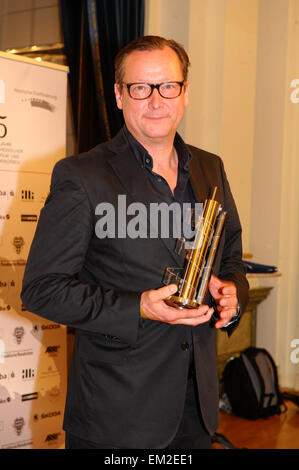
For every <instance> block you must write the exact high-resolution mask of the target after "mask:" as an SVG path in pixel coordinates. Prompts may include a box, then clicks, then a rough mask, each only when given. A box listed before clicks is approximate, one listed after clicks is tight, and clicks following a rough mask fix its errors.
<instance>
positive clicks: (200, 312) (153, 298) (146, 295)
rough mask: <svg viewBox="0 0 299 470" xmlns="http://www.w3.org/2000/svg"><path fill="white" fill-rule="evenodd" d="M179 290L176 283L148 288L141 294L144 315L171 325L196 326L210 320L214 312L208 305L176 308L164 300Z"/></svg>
mask: <svg viewBox="0 0 299 470" xmlns="http://www.w3.org/2000/svg"><path fill="white" fill-rule="evenodd" d="M176 291H177V286H176V285H175V284H170V285H168V286H165V287H160V288H159V289H155V290H154V289H152V290H147V291H145V292H143V293H142V294H141V301H140V306H141V309H142V313H143V317H145V318H148V319H149V320H155V321H160V322H164V323H169V324H170V325H179V324H180V325H190V326H196V325H200V324H201V323H205V322H207V321H209V320H210V319H211V317H212V314H213V312H214V310H213V308H210V307H209V306H208V305H200V306H199V307H198V308H192V309H190V308H182V309H176V308H174V307H170V306H169V305H167V304H166V303H165V302H164V300H165V299H167V297H169V296H171V295H173V294H174V293H175V292H176Z"/></svg>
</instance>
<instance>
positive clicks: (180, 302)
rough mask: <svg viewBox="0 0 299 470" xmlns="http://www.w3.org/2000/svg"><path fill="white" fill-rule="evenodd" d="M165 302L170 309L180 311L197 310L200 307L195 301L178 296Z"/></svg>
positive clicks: (173, 296)
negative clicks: (186, 309) (184, 309)
mask: <svg viewBox="0 0 299 470" xmlns="http://www.w3.org/2000/svg"><path fill="white" fill-rule="evenodd" d="M165 302H166V303H167V305H169V306H170V307H174V308H179V309H182V308H197V307H199V305H200V304H199V303H197V302H195V300H190V299H185V298H184V297H179V296H177V295H172V296H171V297H168V299H165Z"/></svg>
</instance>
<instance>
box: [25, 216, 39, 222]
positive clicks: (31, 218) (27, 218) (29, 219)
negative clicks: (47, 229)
mask: <svg viewBox="0 0 299 470" xmlns="http://www.w3.org/2000/svg"><path fill="white" fill-rule="evenodd" d="M21 222H37V215H36V214H21Z"/></svg>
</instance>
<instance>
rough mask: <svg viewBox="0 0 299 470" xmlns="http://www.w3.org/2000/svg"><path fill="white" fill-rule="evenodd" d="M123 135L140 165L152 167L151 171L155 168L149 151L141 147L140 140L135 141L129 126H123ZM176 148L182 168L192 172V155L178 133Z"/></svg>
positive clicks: (175, 139) (175, 142)
mask: <svg viewBox="0 0 299 470" xmlns="http://www.w3.org/2000/svg"><path fill="white" fill-rule="evenodd" d="M123 133H124V135H125V137H126V139H127V140H128V142H129V144H130V146H131V148H132V150H133V152H134V154H135V157H136V158H137V161H138V162H139V163H140V165H141V166H142V167H143V168H145V167H146V166H150V167H151V169H152V168H153V159H152V157H151V156H150V154H149V153H148V151H147V150H146V149H145V148H144V147H143V145H141V143H140V142H138V140H136V139H135V137H134V136H133V135H132V134H131V132H130V131H129V130H128V128H127V126H126V125H125V124H124V126H123ZM174 146H175V149H176V151H177V154H178V159H179V165H180V167H181V168H183V169H184V170H186V171H188V172H190V170H189V168H188V164H189V162H190V160H191V158H192V155H191V153H190V152H189V150H188V147H187V146H186V144H185V142H184V141H183V139H182V138H181V136H180V135H179V134H178V133H176V135H175V138H174Z"/></svg>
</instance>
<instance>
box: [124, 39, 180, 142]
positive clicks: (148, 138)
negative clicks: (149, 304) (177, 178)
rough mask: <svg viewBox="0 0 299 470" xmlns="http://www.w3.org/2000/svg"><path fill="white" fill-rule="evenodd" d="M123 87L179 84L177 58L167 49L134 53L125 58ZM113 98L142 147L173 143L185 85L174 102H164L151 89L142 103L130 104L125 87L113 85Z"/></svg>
mask: <svg viewBox="0 0 299 470" xmlns="http://www.w3.org/2000/svg"><path fill="white" fill-rule="evenodd" d="M123 81H124V83H135V82H143V83H153V84H157V83H163V82H169V81H179V82H180V81H183V74H182V70H181V65H180V61H179V58H178V56H177V54H176V52H175V51H174V50H172V49H171V48H170V47H165V48H164V49H161V50H160V49H157V50H153V51H134V52H132V53H131V54H129V55H128V56H127V57H126V60H125V72H124V79H123ZM115 96H116V102H117V106H118V108H119V109H122V111H123V115H124V120H125V123H126V125H127V127H128V129H129V131H130V132H131V134H133V135H134V137H135V138H136V139H137V140H138V141H139V142H140V143H142V144H143V145H144V146H148V145H149V146H150V145H153V144H154V145H155V144H158V143H163V142H166V141H167V140H168V139H173V138H174V135H175V132H176V130H177V128H178V126H179V124H180V122H181V120H182V119H183V115H184V108H185V106H187V102H188V83H186V85H185V87H183V89H182V92H181V95H180V96H178V97H177V98H173V99H167V98H162V96H160V95H159V93H158V90H157V89H154V91H153V93H152V95H151V96H150V97H149V98H147V99H145V100H134V99H133V98H131V97H130V96H129V92H128V89H127V87H126V86H123V87H120V86H119V85H118V84H115Z"/></svg>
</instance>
